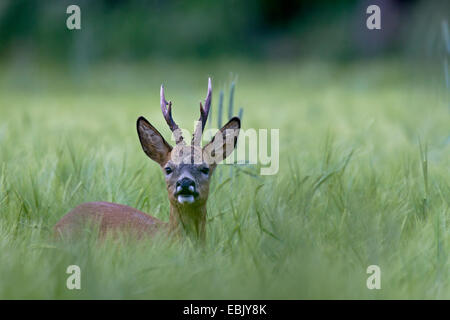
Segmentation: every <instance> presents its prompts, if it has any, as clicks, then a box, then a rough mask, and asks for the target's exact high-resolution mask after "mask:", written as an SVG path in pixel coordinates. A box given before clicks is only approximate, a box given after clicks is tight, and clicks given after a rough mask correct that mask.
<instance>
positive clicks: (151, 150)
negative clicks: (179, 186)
mask: <svg viewBox="0 0 450 320" xmlns="http://www.w3.org/2000/svg"><path fill="white" fill-rule="evenodd" d="M136 127H137V132H138V135H139V140H140V141H141V146H142V149H143V150H144V152H145V153H146V154H147V156H149V157H150V159H152V160H154V161H156V162H157V163H159V165H160V166H163V165H165V164H166V163H167V161H168V160H169V155H170V151H172V147H171V146H170V144H168V143H167V142H166V140H164V138H163V137H162V135H161V134H160V133H159V132H158V130H156V129H155V127H153V126H152V125H151V124H150V122H148V121H147V119H145V118H144V117H139V119H138V120H137V123H136Z"/></svg>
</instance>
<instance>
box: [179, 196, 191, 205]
mask: <svg viewBox="0 0 450 320" xmlns="http://www.w3.org/2000/svg"><path fill="white" fill-rule="evenodd" d="M178 202H179V203H181V204H183V203H192V202H194V196H191V195H189V196H185V195H181V194H180V195H179V196H178Z"/></svg>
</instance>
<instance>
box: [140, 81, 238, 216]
mask: <svg viewBox="0 0 450 320" xmlns="http://www.w3.org/2000/svg"><path fill="white" fill-rule="evenodd" d="M211 95H212V88H211V79H208V92H207V95H206V99H205V105H204V106H203V105H202V103H201V102H200V119H199V121H198V122H197V125H196V128H195V131H194V133H193V136H192V142H191V145H187V144H186V142H185V140H184V138H183V136H182V134H181V130H180V128H179V127H178V125H177V124H176V123H175V121H174V120H173V117H172V102H171V101H169V102H167V101H166V98H165V96H164V87H163V86H161V92H160V96H161V110H162V113H163V115H164V119H165V120H166V122H167V124H168V126H169V128H170V130H171V131H172V132H173V136H174V140H175V146H174V147H172V146H171V145H170V144H169V143H168V142H167V141H166V140H165V139H164V138H163V137H162V135H161V134H160V133H159V132H158V130H156V129H155V127H154V126H152V125H151V124H150V122H148V121H147V120H146V119H145V118H144V117H139V119H138V120H137V131H138V135H139V140H140V142H141V145H142V148H143V150H144V152H145V153H146V154H147V156H148V157H149V158H150V159H152V160H154V161H155V162H157V163H158V164H159V165H160V167H161V169H162V172H163V174H164V176H165V181H166V187H167V192H168V196H169V200H170V204H171V210H172V209H176V210H177V213H178V214H182V212H188V211H189V212H192V211H194V215H195V211H196V210H195V209H196V208H200V207H205V205H206V201H207V199H208V195H209V183H210V180H211V176H212V174H213V172H214V169H215V168H216V167H217V164H218V163H219V162H220V161H222V160H224V159H225V158H226V157H227V156H228V155H230V154H231V152H232V151H233V150H234V148H235V146H236V142H237V138H238V135H239V129H240V125H241V124H240V120H239V118H237V117H234V118H232V119H231V120H230V121H228V123H227V124H225V125H224V126H223V127H222V128H221V129H220V130H219V131H218V132H217V133H216V135H215V136H214V137H213V138H212V140H211V141H210V142H209V143H208V144H206V145H205V146H204V147H202V145H201V140H202V139H201V137H202V134H203V130H204V128H205V125H206V120H207V119H208V114H209V110H210V107H211ZM205 213H206V211H205Z"/></svg>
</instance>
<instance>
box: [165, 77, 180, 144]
mask: <svg viewBox="0 0 450 320" xmlns="http://www.w3.org/2000/svg"><path fill="white" fill-rule="evenodd" d="M160 97H161V111H162V113H163V116H164V119H165V120H166V122H167V124H168V125H169V128H170V130H171V131H172V132H173V135H174V137H175V143H176V144H179V143H183V144H184V143H185V142H184V141H183V136H182V135H181V130H180V128H179V127H178V125H177V124H176V123H175V121H174V120H173V118H172V101H169V102H167V101H166V98H165V96H164V86H163V85H161V92H160ZM166 105H169V106H168V107H166Z"/></svg>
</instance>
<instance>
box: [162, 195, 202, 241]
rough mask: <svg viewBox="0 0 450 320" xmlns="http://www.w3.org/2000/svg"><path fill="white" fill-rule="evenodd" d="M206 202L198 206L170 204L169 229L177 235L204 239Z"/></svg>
mask: <svg viewBox="0 0 450 320" xmlns="http://www.w3.org/2000/svg"><path fill="white" fill-rule="evenodd" d="M205 224H206V203H205V204H202V205H198V206H177V205H173V204H172V203H171V204H170V217H169V230H170V232H171V233H173V234H176V235H179V236H183V235H186V236H189V237H193V238H196V239H200V240H204V239H205Z"/></svg>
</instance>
